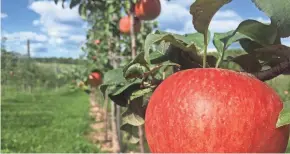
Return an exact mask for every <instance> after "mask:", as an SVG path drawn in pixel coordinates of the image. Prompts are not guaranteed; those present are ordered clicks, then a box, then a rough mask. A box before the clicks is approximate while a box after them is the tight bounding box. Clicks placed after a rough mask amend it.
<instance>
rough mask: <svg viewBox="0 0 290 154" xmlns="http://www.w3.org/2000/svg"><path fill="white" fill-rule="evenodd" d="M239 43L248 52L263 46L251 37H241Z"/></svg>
mask: <svg viewBox="0 0 290 154" xmlns="http://www.w3.org/2000/svg"><path fill="white" fill-rule="evenodd" d="M239 43H240V45H241V47H242V48H243V49H244V50H245V51H246V52H247V53H254V52H255V50H256V49H258V48H262V47H263V46H262V45H260V44H259V43H257V42H255V41H252V40H251V39H240V40H239Z"/></svg>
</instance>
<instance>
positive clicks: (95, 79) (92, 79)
mask: <svg viewBox="0 0 290 154" xmlns="http://www.w3.org/2000/svg"><path fill="white" fill-rule="evenodd" d="M89 83H90V85H91V86H93V87H97V86H99V85H100V84H101V83H102V76H101V74H100V73H98V72H93V73H91V74H90V75H89Z"/></svg>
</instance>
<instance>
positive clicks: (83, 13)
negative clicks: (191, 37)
mask: <svg viewBox="0 0 290 154" xmlns="http://www.w3.org/2000/svg"><path fill="white" fill-rule="evenodd" d="M79 14H80V16H81V18H82V19H84V20H86V19H87V4H86V3H85V2H84V3H81V4H80V6H79Z"/></svg>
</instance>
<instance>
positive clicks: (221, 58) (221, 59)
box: [215, 45, 226, 68]
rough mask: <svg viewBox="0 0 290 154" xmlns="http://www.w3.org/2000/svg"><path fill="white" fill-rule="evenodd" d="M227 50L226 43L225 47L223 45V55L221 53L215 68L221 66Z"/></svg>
mask: <svg viewBox="0 0 290 154" xmlns="http://www.w3.org/2000/svg"><path fill="white" fill-rule="evenodd" d="M225 50H226V46H225V45H224V47H223V51H222V55H221V57H220V58H219V59H218V61H217V63H216V65H215V68H218V67H219V66H220V64H221V62H222V61H223V60H224V56H225Z"/></svg>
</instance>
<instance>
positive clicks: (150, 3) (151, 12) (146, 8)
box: [135, 0, 161, 20]
mask: <svg viewBox="0 0 290 154" xmlns="http://www.w3.org/2000/svg"><path fill="white" fill-rule="evenodd" d="M160 13H161V3H160V1H159V0H139V1H138V2H137V3H136V4H135V14H136V16H137V17H138V18H139V19H141V20H154V19H156V18H157V17H158V16H159V15H160Z"/></svg>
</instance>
